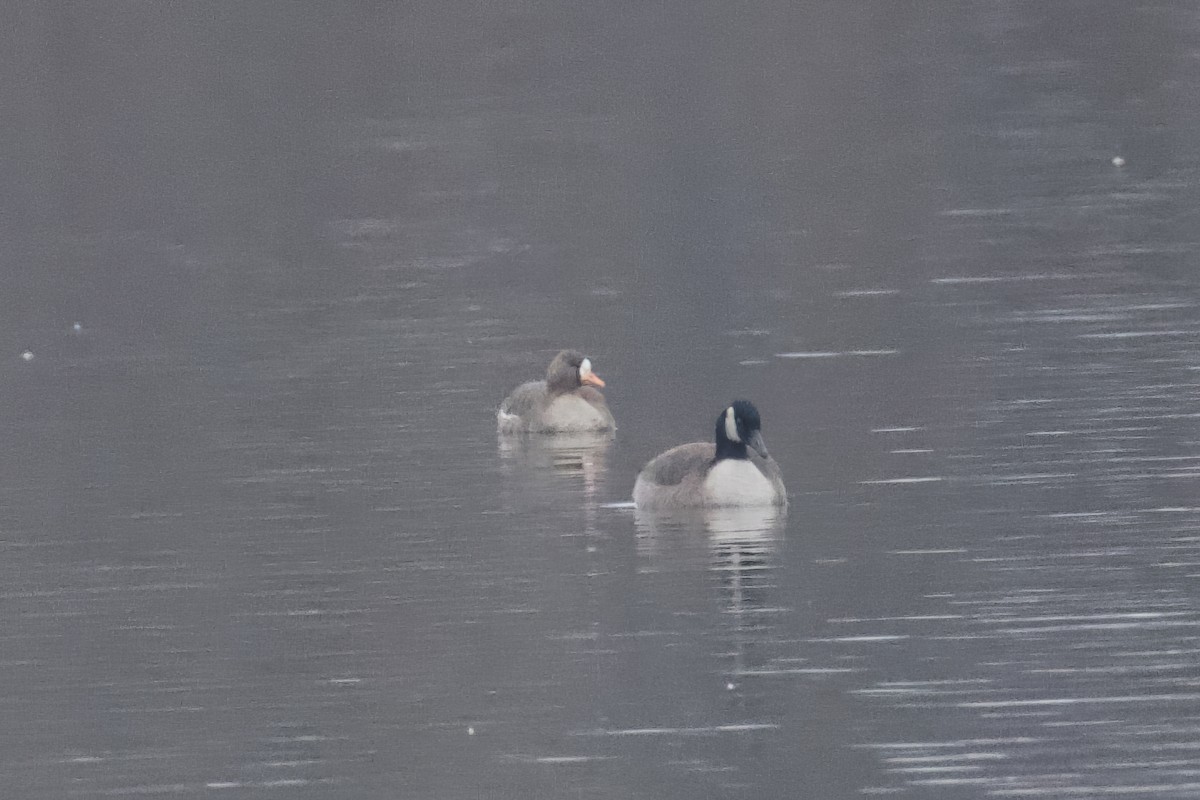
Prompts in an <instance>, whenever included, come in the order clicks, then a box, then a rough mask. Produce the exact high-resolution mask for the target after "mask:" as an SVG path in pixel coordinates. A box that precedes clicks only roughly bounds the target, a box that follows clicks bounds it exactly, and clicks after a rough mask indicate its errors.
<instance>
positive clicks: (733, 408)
mask: <svg viewBox="0 0 1200 800" xmlns="http://www.w3.org/2000/svg"><path fill="white" fill-rule="evenodd" d="M716 442H717V460H718V461H720V460H721V459H722V458H748V457H749V456H748V455H747V453H746V448H747V447H750V448H752V449H753V450H754V452H756V453H758V454H759V455H760V456H762V457H763V458H768V457H769V456H768V454H767V445H766V443H765V442H764V441H763V438H762V419H761V418H760V417H759V415H758V409H757V408H755V407H754V404H753V403H751V402H750V401H749V400H734V401H733V402H732V403H730V404H729V407H728V408H726V409H725V410H724V411H722V412H721V416H719V417H717V430H716Z"/></svg>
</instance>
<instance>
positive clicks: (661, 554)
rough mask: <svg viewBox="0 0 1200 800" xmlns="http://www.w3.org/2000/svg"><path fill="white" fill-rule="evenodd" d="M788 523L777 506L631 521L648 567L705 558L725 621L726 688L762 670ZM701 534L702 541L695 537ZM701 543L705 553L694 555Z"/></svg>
mask: <svg viewBox="0 0 1200 800" xmlns="http://www.w3.org/2000/svg"><path fill="white" fill-rule="evenodd" d="M786 519H787V511H786V510H784V509H780V508H778V507H775V506H747V507H737V508H704V509H699V508H698V509H689V510H687V511H683V512H680V511H675V512H671V513H651V512H645V511H638V512H637V514H636V517H635V520H636V524H637V528H638V550H639V553H640V554H641V555H642V556H643V557H645V558H646V559H647V560H649V561H650V563H651V564H654V563H655V562H656V561H665V560H672V561H674V560H676V559H681V560H684V561H691V560H695V561H699V560H700V559H701V558H703V559H704V560H705V562H706V563H707V570H708V572H709V574H710V575H712V576H713V577H715V579H716V586H717V590H718V596H719V598H720V600H721V607H722V610H723V611H724V612H725V614H726V619H727V620H729V630H728V635H729V638H730V641H729V645H730V646H729V648H728V650H727V651H726V652H727V653H728V654H730V655H731V656H732V658H733V664H732V666H731V668H730V670H729V676H730V684H729V686H730V688H733V687H734V684H733V682H732V681H733V679H734V678H736V677H738V676H740V675H744V674H746V672H747V671H748V670H754V669H755V668H757V667H761V666H762V664H761V663H760V662H761V661H762V660H763V659H762V658H759V657H757V656H756V655H755V653H756V652H757V651H760V650H763V649H765V648H764V646H765V645H767V644H768V643H769V641H770V640H771V638H772V630H771V628H772V626H771V622H772V618H773V617H774V616H775V612H776V610H777V609H775V608H774V607H773V606H772V605H771V604H769V603H768V602H767V600H768V593H769V592H770V591H771V590H772V589H774V588H775V585H776V581H775V576H774V571H775V569H776V567H777V562H776V554H777V551H778V549H779V546H780V543H781V542H782V541H783V530H784V523H785V522H786ZM700 531H703V533H704V536H703V537H701V536H698V535H697V534H698V533H699V532H700ZM701 543H702V544H703V546H704V547H705V549H706V551H707V552H706V553H703V554H701V553H699V552H697V550H696V549H694V548H698V546H699V545H700V544H701ZM681 548H682V549H681ZM764 658H765V657H764Z"/></svg>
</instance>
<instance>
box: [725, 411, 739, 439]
mask: <svg viewBox="0 0 1200 800" xmlns="http://www.w3.org/2000/svg"><path fill="white" fill-rule="evenodd" d="M725 435H726V436H728V437H729V441H731V442H740V441H741V440H742V437H740V436H738V432H737V420H735V419H734V418H733V406H730V407H729V408H727V409H725Z"/></svg>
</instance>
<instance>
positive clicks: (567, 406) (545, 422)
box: [542, 394, 610, 431]
mask: <svg viewBox="0 0 1200 800" xmlns="http://www.w3.org/2000/svg"><path fill="white" fill-rule="evenodd" d="M609 425H610V423H609V420H608V417H606V416H605V415H604V414H602V413H601V412H600V411H598V410H597V409H596V407H595V406H593V405H592V404H591V403H589V402H588V401H586V400H584V399H583V398H582V397H576V396H575V395H571V394H568V395H563V396H562V397H557V398H555V399H554V402H552V403H551V404H550V407H549V408H547V409H546V413H545V414H544V415H543V417H542V426H543V427H544V428H545V429H547V430H555V431H594V430H597V429H601V428H607V427H609Z"/></svg>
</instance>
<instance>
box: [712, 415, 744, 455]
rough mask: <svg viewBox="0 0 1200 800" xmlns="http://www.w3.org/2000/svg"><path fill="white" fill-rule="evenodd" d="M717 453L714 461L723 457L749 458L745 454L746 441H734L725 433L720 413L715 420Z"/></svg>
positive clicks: (723, 418)
mask: <svg viewBox="0 0 1200 800" xmlns="http://www.w3.org/2000/svg"><path fill="white" fill-rule="evenodd" d="M716 439H717V455H716V458H714V459H713V460H714V461H720V460H721V459H724V458H749V457H750V456H748V455H747V454H746V443H745V442H735V441H733V440H732V439H730V438H729V437H728V436H726V435H725V417H724V416H723V415H722V416H721V417H720V418H719V419H718V420H717V436H716Z"/></svg>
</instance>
